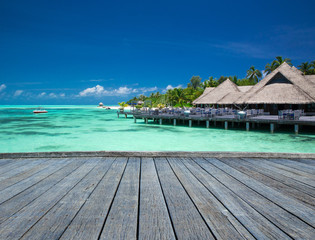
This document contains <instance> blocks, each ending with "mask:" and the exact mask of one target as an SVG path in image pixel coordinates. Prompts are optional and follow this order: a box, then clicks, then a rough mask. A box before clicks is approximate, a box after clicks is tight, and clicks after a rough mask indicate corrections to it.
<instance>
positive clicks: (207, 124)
mask: <svg viewBox="0 0 315 240" xmlns="http://www.w3.org/2000/svg"><path fill="white" fill-rule="evenodd" d="M206 126H207V128H209V120H208V121H206Z"/></svg>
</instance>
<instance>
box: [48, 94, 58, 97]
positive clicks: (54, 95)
mask: <svg viewBox="0 0 315 240" xmlns="http://www.w3.org/2000/svg"><path fill="white" fill-rule="evenodd" d="M48 96H49V97H51V98H56V97H57V95H56V94H55V93H49V95H48Z"/></svg>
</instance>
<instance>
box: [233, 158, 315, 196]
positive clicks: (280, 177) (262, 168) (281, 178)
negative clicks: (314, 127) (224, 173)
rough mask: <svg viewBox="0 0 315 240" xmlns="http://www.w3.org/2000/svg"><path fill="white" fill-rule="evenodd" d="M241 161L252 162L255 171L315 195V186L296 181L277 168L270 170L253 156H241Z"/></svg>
mask: <svg viewBox="0 0 315 240" xmlns="http://www.w3.org/2000/svg"><path fill="white" fill-rule="evenodd" d="M239 160H241V161H245V162H247V163H248V164H251V165H252V166H254V167H255V171H257V172H259V173H262V174H264V175H266V176H268V177H269V178H272V179H274V180H276V181H278V182H280V183H283V184H285V185H287V186H289V187H291V188H294V189H296V190H298V191H301V192H303V193H305V194H308V195H309V196H311V197H315V190H314V187H312V186H309V185H307V184H304V183H301V182H299V181H296V180H295V179H292V178H290V177H287V176H284V175H283V174H281V173H278V172H276V171H275V170H270V169H269V168H267V166H261V165H259V164H257V162H255V163H253V162H252V161H251V158H248V159H247V158H241V159H239Z"/></svg>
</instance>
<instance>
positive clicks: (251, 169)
mask: <svg viewBox="0 0 315 240" xmlns="http://www.w3.org/2000/svg"><path fill="white" fill-rule="evenodd" d="M220 160H221V161H222V162H224V163H225V164H227V165H229V166H231V167H233V168H235V169H236V170H238V171H240V172H242V173H244V174H246V175H248V176H249V177H251V178H253V179H255V180H257V181H259V182H261V183H263V184H265V185H266V186H269V187H272V188H274V189H276V190H277V191H278V192H280V193H281V194H284V195H286V196H288V197H290V198H295V199H297V200H299V201H301V202H303V204H306V205H307V206H308V207H311V208H313V209H314V207H315V198H314V197H311V196H310V195H308V194H305V193H303V192H301V191H299V190H297V189H295V188H292V187H290V186H288V185H285V184H283V183H281V182H279V181H277V180H275V179H273V178H270V177H268V176H267V175H264V174H262V173H260V172H257V171H256V169H257V168H256V167H255V165H254V164H251V163H249V162H246V161H244V160H241V159H239V158H233V159H226V158H222V159H220Z"/></svg>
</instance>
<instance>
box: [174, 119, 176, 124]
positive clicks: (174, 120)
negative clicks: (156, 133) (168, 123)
mask: <svg viewBox="0 0 315 240" xmlns="http://www.w3.org/2000/svg"><path fill="white" fill-rule="evenodd" d="M174 126H176V118H174Z"/></svg>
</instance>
